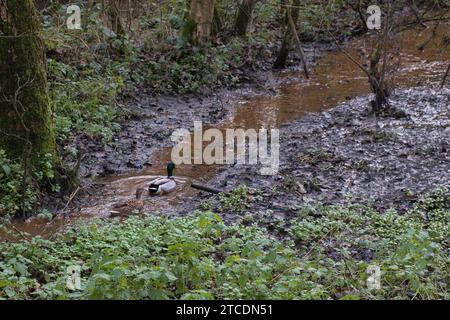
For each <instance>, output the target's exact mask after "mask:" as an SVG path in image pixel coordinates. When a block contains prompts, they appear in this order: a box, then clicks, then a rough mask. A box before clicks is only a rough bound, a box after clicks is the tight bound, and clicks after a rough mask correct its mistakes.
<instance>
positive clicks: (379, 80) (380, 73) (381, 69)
mask: <svg viewBox="0 0 450 320" xmlns="http://www.w3.org/2000/svg"><path fill="white" fill-rule="evenodd" d="M391 15H392V10H391V3H390V2H388V4H387V14H386V17H385V22H384V27H383V31H382V33H381V34H380V35H379V37H378V41H377V44H376V45H375V48H374V50H373V52H372V55H371V57H370V68H369V84H370V88H371V90H372V93H373V94H374V95H375V100H372V101H371V103H372V109H373V112H374V113H376V114H379V113H382V112H383V111H385V110H386V109H388V107H389V106H388V97H389V88H388V85H387V81H386V77H387V74H386V72H387V71H386V68H387V65H388V63H389V56H388V36H389V30H390V27H391V25H390V24H391V18H392V16H391ZM380 62H381V64H380Z"/></svg>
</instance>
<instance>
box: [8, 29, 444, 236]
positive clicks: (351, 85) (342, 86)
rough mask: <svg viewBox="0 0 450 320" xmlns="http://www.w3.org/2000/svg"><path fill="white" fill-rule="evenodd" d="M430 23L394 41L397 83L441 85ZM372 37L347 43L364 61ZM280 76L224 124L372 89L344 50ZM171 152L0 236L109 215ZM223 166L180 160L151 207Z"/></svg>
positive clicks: (284, 118)
mask: <svg viewBox="0 0 450 320" xmlns="http://www.w3.org/2000/svg"><path fill="white" fill-rule="evenodd" d="M431 29H432V28H431V27H430V28H428V29H426V30H423V31H417V30H411V31H407V32H403V33H402V34H400V35H399V36H398V37H397V39H396V40H395V42H394V43H391V45H392V46H393V47H397V48H399V50H398V54H397V55H396V58H395V61H394V68H395V76H394V77H393V82H394V86H395V87H397V88H400V87H414V86H417V85H436V83H438V82H439V80H440V79H441V77H442V75H443V73H444V72H445V70H446V68H447V65H448V62H449V61H450V50H449V49H448V48H447V49H445V50H443V49H442V46H441V41H442V35H444V34H447V36H448V33H449V31H448V25H442V26H440V27H439V28H438V30H437V34H438V36H437V37H435V38H434V39H433V40H431V41H429V43H428V44H427V46H426V47H425V49H424V50H418V47H419V46H420V45H421V44H423V43H424V42H426V41H427V40H429V39H430V37H431ZM372 43H373V39H371V38H370V37H368V36H365V37H361V38H358V39H354V40H353V41H351V42H350V43H348V44H346V45H345V47H344V48H343V49H344V50H345V51H346V52H347V53H348V54H350V55H351V56H352V57H354V58H355V59H356V60H358V61H361V63H362V64H364V62H363V61H364V57H365V56H366V55H367V54H368V52H370V48H371V45H372ZM276 77H280V80H281V81H282V85H281V86H280V87H279V88H278V90H277V94H276V95H275V96H257V97H252V98H249V99H246V100H244V101H240V102H239V103H238V105H237V106H236V107H235V108H234V112H233V113H232V115H231V117H230V118H229V119H226V120H225V121H223V122H222V123H221V124H219V125H218V128H219V129H221V130H224V129H225V128H243V129H249V128H254V129H259V128H278V127H280V126H282V125H286V124H288V123H289V122H290V121H291V120H294V119H297V118H299V117H301V116H302V115H304V114H305V113H308V112H320V111H324V110H327V109H330V108H332V107H334V106H336V105H337V104H338V103H340V102H343V101H345V100H350V99H353V98H355V97H358V96H361V95H366V94H368V93H369V86H368V83H367V79H366V76H365V74H364V73H363V72H362V71H361V70H360V69H359V68H358V67H357V66H355V64H353V63H352V62H351V61H350V60H349V58H348V57H347V55H346V54H344V53H343V52H342V51H336V52H329V53H327V54H325V55H324V56H323V57H322V58H321V59H319V60H318V61H317V62H316V64H315V66H314V68H313V70H312V72H311V78H310V79H308V80H307V79H305V78H304V76H303V74H302V73H299V72H284V73H281V74H277V75H276ZM280 139H282V137H280ZM206 144H207V143H206ZM281 152H282V150H281ZM170 153H171V149H170V148H164V149H162V150H159V151H158V152H156V153H155V154H154V155H153V156H152V159H151V161H150V162H151V163H157V164H158V165H157V166H151V167H148V168H145V169H143V170H139V171H135V172H132V173H130V174H127V175H126V176H108V177H105V178H102V179H99V180H98V181H97V183H98V185H99V190H98V191H97V192H96V193H95V194H94V195H92V196H88V198H87V199H86V201H84V203H88V204H89V205H88V206H85V207H82V208H78V209H77V211H76V212H73V213H71V214H69V215H67V217H64V216H63V215H58V216H57V218H55V219H54V220H53V221H51V222H46V221H41V220H37V219H34V220H31V221H27V222H19V223H15V224H13V225H11V226H10V227H9V229H10V230H11V231H12V232H10V235H7V234H6V233H2V231H1V230H0V239H2V238H3V239H10V240H12V238H27V237H31V236H36V235H40V236H43V237H50V236H51V235H53V234H55V233H56V232H57V231H60V230H63V229H64V227H66V226H69V225H71V224H73V223H74V222H76V221H80V220H87V219H92V218H93V217H108V216H109V213H110V210H111V207H112V206H113V205H114V204H117V203H120V202H123V201H126V200H128V199H131V198H133V197H134V194H135V192H136V189H137V188H145V189H147V187H148V184H149V182H150V181H151V180H152V179H153V178H155V177H156V176H161V175H165V165H166V163H167V162H168V161H169V160H170ZM218 169H219V168H218V166H217V165H210V166H208V165H180V166H179V167H177V169H176V170H175V176H176V177H177V182H178V183H177V190H176V191H175V192H173V193H171V194H169V195H165V196H162V197H150V196H147V197H146V198H145V201H146V209H147V210H146V211H147V212H152V213H157V212H166V211H167V210H168V209H170V208H173V207H175V206H176V205H179V204H180V203H183V202H186V201H191V200H193V199H195V197H196V195H197V192H198V191H196V190H194V189H192V188H191V187H190V184H191V182H192V181H197V180H201V181H210V180H212V179H213V178H214V176H215V174H216V173H217V172H218Z"/></svg>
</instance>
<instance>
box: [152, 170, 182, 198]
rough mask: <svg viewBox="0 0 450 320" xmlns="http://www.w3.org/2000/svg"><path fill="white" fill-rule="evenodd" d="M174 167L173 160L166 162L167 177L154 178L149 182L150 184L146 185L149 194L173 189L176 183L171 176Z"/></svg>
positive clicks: (163, 192) (164, 192)
mask: <svg viewBox="0 0 450 320" xmlns="http://www.w3.org/2000/svg"><path fill="white" fill-rule="evenodd" d="M174 169H175V164H174V163H173V162H169V163H168V164H167V178H156V179H155V180H153V181H152V182H150V186H149V187H148V191H149V192H150V194H155V195H163V194H166V193H169V192H172V191H173V190H175V188H176V186H177V183H176V182H175V178H174V177H173V170H174Z"/></svg>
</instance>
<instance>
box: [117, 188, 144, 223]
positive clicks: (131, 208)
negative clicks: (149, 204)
mask: <svg viewBox="0 0 450 320" xmlns="http://www.w3.org/2000/svg"><path fill="white" fill-rule="evenodd" d="M143 193H144V189H142V188H139V189H137V190H136V199H132V200H129V201H127V202H125V203H121V204H118V205H115V206H114V207H113V209H114V210H112V211H111V216H112V217H117V216H120V217H121V218H123V217H124V216H128V215H131V214H136V213H137V214H140V213H141V212H142V209H144V201H143V200H142V199H141V198H142V194H143Z"/></svg>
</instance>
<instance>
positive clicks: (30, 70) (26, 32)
mask: <svg viewBox="0 0 450 320" xmlns="http://www.w3.org/2000/svg"><path fill="white" fill-rule="evenodd" d="M4 9H5V12H6V14H7V19H5V20H3V22H2V24H0V31H1V32H2V33H3V34H5V35H6V36H7V37H0V88H1V93H2V97H4V100H2V101H1V102H0V127H1V128H2V131H3V132H2V135H0V146H2V147H3V148H4V149H5V150H6V151H7V152H8V154H10V155H11V156H12V157H17V158H19V157H23V155H24V154H26V153H27V152H28V151H29V150H30V149H29V148H30V147H31V153H32V159H31V163H32V164H33V165H38V163H39V158H41V156H43V155H45V154H51V155H53V157H54V159H56V144H55V133H54V129H53V119H52V110H51V108H50V102H49V97H48V91H47V79H46V72H45V56H44V51H43V43H42V39H41V36H40V34H39V29H40V24H39V19H38V17H37V15H36V12H35V8H34V4H33V1H31V0H26V1H23V0H17V1H16V0H8V1H6V8H4Z"/></svg>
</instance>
